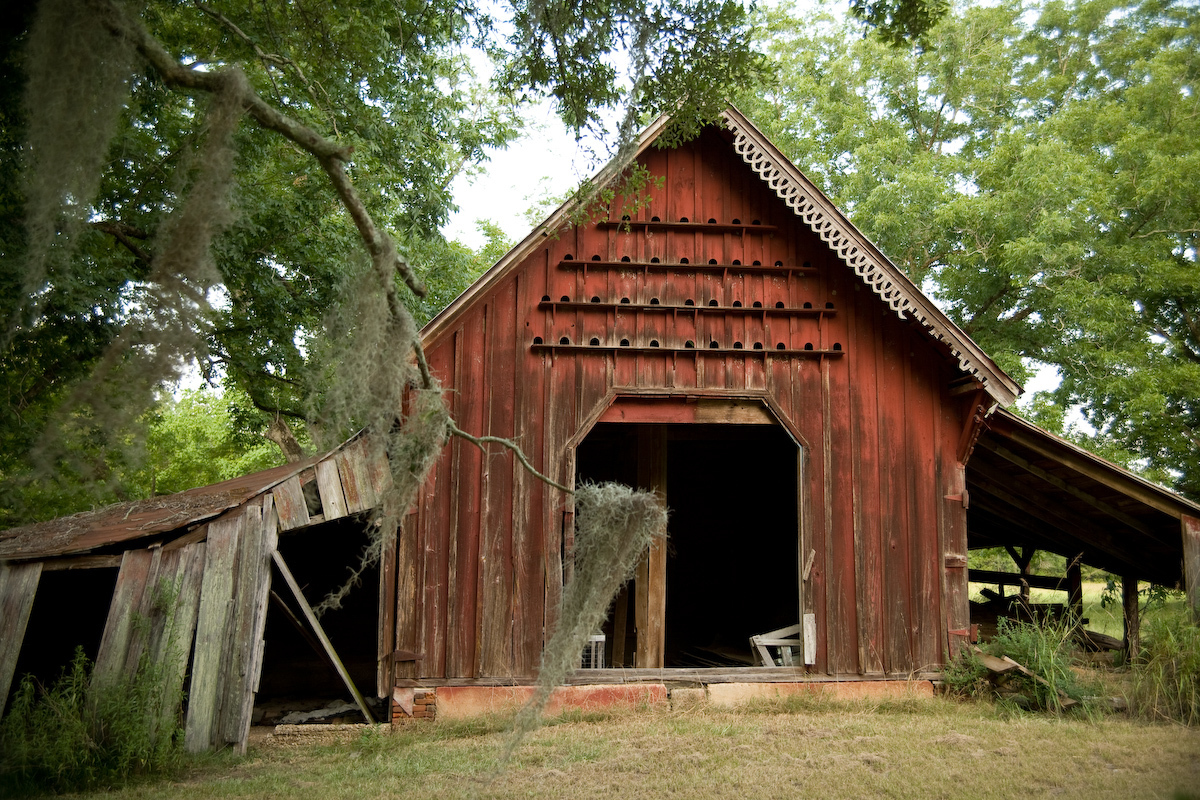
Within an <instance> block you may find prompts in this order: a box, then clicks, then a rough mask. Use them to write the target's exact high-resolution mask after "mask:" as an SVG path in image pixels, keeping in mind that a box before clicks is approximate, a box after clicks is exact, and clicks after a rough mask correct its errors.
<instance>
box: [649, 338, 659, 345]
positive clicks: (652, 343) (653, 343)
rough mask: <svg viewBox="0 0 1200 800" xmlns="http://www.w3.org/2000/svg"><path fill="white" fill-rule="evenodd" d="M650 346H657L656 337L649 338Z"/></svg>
mask: <svg viewBox="0 0 1200 800" xmlns="http://www.w3.org/2000/svg"><path fill="white" fill-rule="evenodd" d="M650 346H651V347H658V339H651V340H650Z"/></svg>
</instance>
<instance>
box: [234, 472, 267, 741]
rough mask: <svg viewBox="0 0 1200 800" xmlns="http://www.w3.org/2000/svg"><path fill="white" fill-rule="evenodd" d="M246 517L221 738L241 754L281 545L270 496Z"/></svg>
mask: <svg viewBox="0 0 1200 800" xmlns="http://www.w3.org/2000/svg"><path fill="white" fill-rule="evenodd" d="M247 511H248V512H249V513H247V514H246V515H245V516H246V518H247V519H248V524H247V526H246V527H245V528H243V536H244V538H243V540H242V557H241V559H240V560H239V562H240V574H239V584H238V596H237V617H236V623H235V625H234V627H233V630H232V635H233V636H234V637H235V638H234V642H235V651H234V653H235V658H234V659H233V661H232V662H231V666H230V672H229V674H230V682H229V685H228V687H227V688H226V691H225V697H226V707H225V711H224V713H223V721H222V735H223V736H224V739H225V741H226V742H228V743H230V744H234V745H236V746H237V748H238V752H239V753H245V752H246V741H247V739H248V737H249V735H250V722H251V716H252V712H253V711H254V693H255V692H256V691H257V689H258V677H259V672H260V671H261V669H262V639H263V631H264V629H265V627H266V620H267V598H268V596H269V594H270V590H271V564H270V558H271V556H270V554H271V552H272V551H274V550H275V547H276V545H277V544H278V531H279V518H278V517H277V516H276V513H275V506H274V504H273V502H272V500H271V497H270V496H269V495H268V496H267V497H265V498H264V499H263V503H262V506H261V508H259V507H251V508H250V509H247Z"/></svg>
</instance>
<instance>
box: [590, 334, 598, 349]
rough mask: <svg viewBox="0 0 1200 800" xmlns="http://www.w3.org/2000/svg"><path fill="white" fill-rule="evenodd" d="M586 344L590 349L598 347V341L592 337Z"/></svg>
mask: <svg viewBox="0 0 1200 800" xmlns="http://www.w3.org/2000/svg"><path fill="white" fill-rule="evenodd" d="M588 344H590V345H591V346H592V347H599V346H600V340H599V339H597V338H596V337H594V336H593V337H592V340H591V341H590V342H588Z"/></svg>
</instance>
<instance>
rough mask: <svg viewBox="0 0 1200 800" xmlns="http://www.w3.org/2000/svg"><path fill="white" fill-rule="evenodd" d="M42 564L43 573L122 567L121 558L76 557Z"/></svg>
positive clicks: (56, 559) (115, 556)
mask: <svg viewBox="0 0 1200 800" xmlns="http://www.w3.org/2000/svg"><path fill="white" fill-rule="evenodd" d="M40 563H41V565H42V572H59V571H61V570H67V569H101V568H108V569H116V568H117V567H120V566H121V556H120V555H111V556H75V557H74V558H52V559H49V560H47V561H42V562H40Z"/></svg>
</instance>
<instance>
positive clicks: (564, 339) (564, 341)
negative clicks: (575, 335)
mask: <svg viewBox="0 0 1200 800" xmlns="http://www.w3.org/2000/svg"><path fill="white" fill-rule="evenodd" d="M558 343H559V344H570V343H571V337H570V336H564V337H562V338H561V339H559V340H558Z"/></svg>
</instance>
